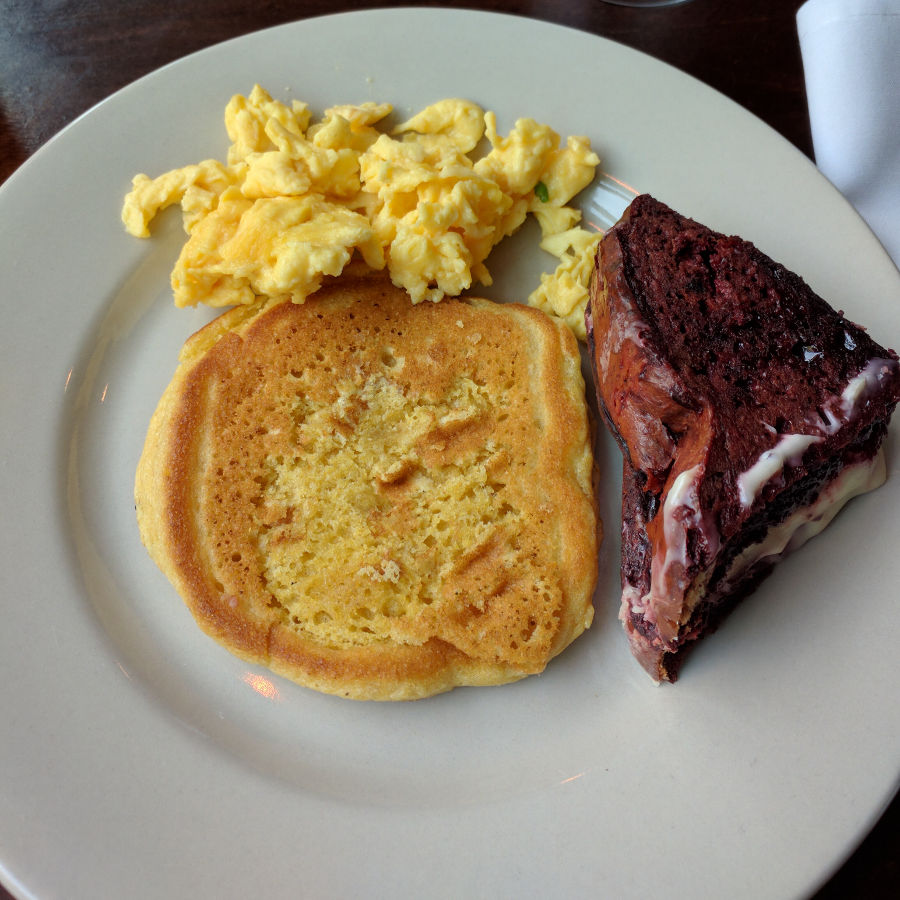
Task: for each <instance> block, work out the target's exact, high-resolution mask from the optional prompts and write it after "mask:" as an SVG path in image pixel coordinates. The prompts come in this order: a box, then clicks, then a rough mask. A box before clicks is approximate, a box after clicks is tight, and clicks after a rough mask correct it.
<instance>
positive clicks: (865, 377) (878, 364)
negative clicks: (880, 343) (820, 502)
mask: <svg viewBox="0 0 900 900" xmlns="http://www.w3.org/2000/svg"><path fill="white" fill-rule="evenodd" d="M896 367H897V363H896V362H895V361H894V360H892V359H877V358H876V359H870V360H869V361H868V362H867V363H866V365H865V366H863V368H862V369H861V370H860V371H859V373H858V374H857V375H854V377H853V378H851V379H850V381H848V382H847V385H846V387H845V388H844V390H843V391H842V393H841V395H840V397H837V396H835V397H833V398H832V399H831V400H829V401H828V402H827V403H826V404H825V405H824V406H823V407H822V410H821V415H816V417H815V419H814V420H807V421H806V425H807V426H808V427H809V428H811V429H815V430H817V431H819V432H821V433H824V434H825V435H832V434H835V433H836V432H837V431H839V430H840V428H841V426H842V425H843V424H844V423H845V422H848V421H849V420H850V419H852V418H853V416H854V415H855V414H856V412H857V409H858V407H859V405H860V404H861V403H862V402H864V401H865V399H866V397H867V396H869V394H871V393H872V392H873V391H875V390H877V388H878V385H879V382H880V381H881V379H882V378H884V377H885V376H886V375H888V374H889V373H890V372H891V370H892V369H894V368H896ZM823 416H824V421H823V420H822V417H823ZM765 427H766V428H767V429H768V430H770V431H771V430H772V427H771V426H770V425H766V426H765ZM824 439H825V438H824V437H822V435H821V434H819V435H813V434H785V435H782V437H781V439H780V440H779V441H778V443H777V444H776V445H775V446H774V447H772V449H771V450H766V451H765V453H763V454H762V455H761V456H760V457H759V459H758V460H757V461H756V462H755V463H754V464H753V465H752V466H751V467H750V468H749V469H748V470H747V471H746V472H742V473H741V474H740V475H739V476H738V491H739V493H740V500H741V505H742V506H743V507H744V508H745V509H746V508H748V507H750V506H752V505H753V503H754V501H755V500H756V498H757V497H758V496H759V492H760V491H761V490H762V488H763V486H764V485H766V484H767V483H768V482H769V481H770V480H771V479H772V478H775V476H776V475H780V474H781V472H782V470H783V469H784V467H785V466H786V465H790V466H796V465H799V464H800V461H801V460H802V458H803V454H804V453H805V452H806V451H807V449H808V448H809V447H810V445H812V444H815V443H818V442H819V441H822V440H824Z"/></svg>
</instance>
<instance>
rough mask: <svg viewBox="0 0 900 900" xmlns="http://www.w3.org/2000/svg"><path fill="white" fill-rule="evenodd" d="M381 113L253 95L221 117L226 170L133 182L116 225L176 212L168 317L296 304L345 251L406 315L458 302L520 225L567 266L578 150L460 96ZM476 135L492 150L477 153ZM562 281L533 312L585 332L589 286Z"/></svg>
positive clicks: (209, 168)
mask: <svg viewBox="0 0 900 900" xmlns="http://www.w3.org/2000/svg"><path fill="white" fill-rule="evenodd" d="M391 112H392V107H391V106H390V104H387V103H381V104H376V103H361V104H359V105H356V106H353V105H344V106H334V107H332V108H330V109H327V110H326V111H325V114H324V116H323V118H322V119H321V120H320V121H317V122H313V121H312V115H311V112H310V110H309V107H308V106H307V104H305V103H301V102H299V101H294V102H293V104H292V105H291V106H288V105H286V104H284V103H281V102H280V101H278V100H274V99H273V98H272V97H271V96H270V95H269V94H268V93H267V92H266V91H265V90H263V89H262V88H261V87H259V86H258V85H257V86H255V87H254V88H253V90H252V92H251V93H250V95H249V96H248V97H243V96H240V95H236V96H234V97H232V98H231V100H230V101H229V103H228V105H227V107H226V109H225V126H226V130H227V132H228V136H229V138H230V140H231V146H230V147H229V149H228V153H227V157H226V160H225V162H220V161H218V160H214V159H208V160H204V161H202V162H199V163H196V164H193V165H188V166H185V167H183V168H179V169H174V170H172V171H170V172H167V173H165V174H162V175H159V176H157V177H156V178H152V179H151V178H149V177H148V176H146V175H143V174H141V175H137V176H135V178H134V180H133V184H132V190H131V191H130V192H129V194H128V195H127V197H126V198H125V202H124V205H123V209H122V219H123V222H124V223H125V227H126V229H127V230H128V231H129V232H130V233H131V234H133V235H136V236H142V237H146V236H147V235H149V229H148V225H149V223H150V221H151V220H152V219H153V218H154V216H155V215H156V214H157V213H158V212H159V211H160V210H161V209H163V208H165V207H167V206H169V205H172V204H174V203H180V204H181V206H182V209H183V215H184V227H185V230H186V232H187V234H188V239H187V241H186V243H185V244H184V247H183V249H182V251H181V254H180V256H179V258H178V261H177V263H176V265H175V268H174V270H173V272H172V287H173V291H174V296H175V303H176V305H177V306H192V305H195V304H197V303H205V304H208V305H210V306H215V307H221V306H233V305H243V304H252V303H255V302H256V300H257V298H258V297H278V298H281V297H284V298H290V299H291V300H293V301H294V302H296V303H302V302H303V301H304V300H305V299H306V297H307V296H309V295H310V294H311V293H313V292H314V291H315V290H316V289H317V288H318V287H319V285H320V284H321V283H322V279H323V278H324V277H326V276H335V275H338V274H339V273H340V272H341V271H342V270H343V268H344V267H345V266H346V265H347V264H348V262H349V261H350V260H351V258H352V257H353V256H354V254H358V255H359V256H360V257H361V258H362V259H363V260H365V262H366V263H367V264H368V265H369V266H370V267H371V268H373V269H382V268H385V267H386V268H387V271H388V272H389V273H390V276H391V279H392V280H393V282H394V284H396V285H398V286H400V287H403V288H404V289H405V290H406V291H407V292H408V293H409V295H410V297H411V298H412V300H413V301H414V302H420V301H422V300H426V299H427V300H433V301H437V300H440V299H442V298H443V297H444V296H457V295H459V294H460V293H461V292H463V291H465V290H467V289H468V288H469V287H471V285H472V283H473V281H478V282H480V283H481V284H484V285H489V284H490V283H491V276H490V273H489V271H488V269H487V266H486V264H485V261H486V259H487V257H488V254H489V253H490V251H491V249H492V248H493V247H494V246H495V245H496V244H497V243H498V242H499V241H500V240H502V239H503V238H504V237H506V236H507V235H510V234H512V233H513V232H514V231H516V230H517V229H518V228H519V227H520V226H521V225H522V223H523V222H524V221H525V219H526V216H527V215H528V214H529V213H532V214H533V215H534V216H535V218H536V219H537V220H538V222H539V223H540V227H541V231H542V234H543V235H544V238H545V242H544V244H543V246H547V247H548V249H549V248H553V247H555V248H557V255H558V256H560V257H561V258H563V257H565V258H563V260H562V263H561V265H562V266H564V267H565V266H568V269H569V270H571V269H572V265H571V263H572V261H571V258H570V257H571V256H572V251H571V249H570V247H572V246H573V245H574V246H581V247H582V249H583V245H584V243H585V240H586V237H587V236H589V234H588V232H586V231H584V230H583V229H580V228H578V227H577V223H578V221H579V219H580V212H579V211H578V210H577V209H575V208H573V207H569V206H567V205H566V204H568V202H569V201H570V200H571V199H572V197H573V196H574V195H575V194H577V193H578V192H579V191H581V190H582V189H583V188H584V187H586V186H587V185H588V184H589V183H590V182H591V181H592V179H593V178H594V172H595V169H596V167H597V165H598V164H599V158H598V157H597V155H596V154H595V153H594V152H593V151H592V150H591V147H590V143H589V141H588V140H587V138H584V137H569V138H568V139H567V140H566V142H565V143H564V144H561V142H560V137H559V135H558V134H557V133H556V132H554V131H553V130H552V129H551V128H550V127H549V126H547V125H542V124H540V123H538V122H536V121H534V120H533V119H528V118H521V119H519V120H517V121H516V123H515V125H514V127H513V128H512V130H511V131H510V132H509V134H507V135H506V136H503V135H501V134H499V133H498V131H497V123H496V117H495V115H494V114H493V113H492V112H484V111H483V110H482V109H481V108H480V107H478V106H477V105H476V104H474V103H472V102H470V101H467V100H461V99H447V100H441V101H439V102H437V103H434V104H432V105H430V106H428V107H426V108H425V109H423V110H421V111H420V112H419V113H417V114H416V115H414V116H412V117H411V118H409V119H408V120H406V121H405V122H402V123H400V124H399V125H397V126H396V127H393V128H392V129H390V131H389V132H385V131H382V130H380V128H381V126H383V125H384V122H385V120H386V119H387V117H388V116H389V115H390V113H391ZM483 138H486V139H487V144H488V145H489V149H488V150H487V152H484V153H481V154H480V155H479V153H478V152H476V151H478V150H480V149H481V146H482V144H483V143H484V141H483ZM563 234H567V235H568V237H563V238H560V237H559V235H563ZM554 236H556V239H555V241H551V242H550V244H546V239H548V238H551V237H554ZM558 280H559V281H560V284H561V290H560V291H558V292H557V291H554V285H555V284H556V281H553V280H550V281H548V282H547V283H546V284H545V285H544V286H543V288H542V290H541V293H540V296H539V298H536V302H538V303H539V304H540V305H541V306H543V308H545V309H546V310H547V311H550V312H554V313H556V314H560V315H562V316H563V317H568V318H569V319H571V321H572V323H573V324H574V325H575V328H576V332H577V333H580V332H583V306H584V303H586V298H587V290H586V283H587V281H586V277H585V278H584V279H583V283H582V285H581V293H580V294H577V292H576V291H574V290H573V284H574V282H573V280H572V275H571V271H567V273H566V274H564V273H563V272H560V275H559V279H558ZM576 294H577V296H576ZM578 302H580V303H581V309H580V310H578V311H574V308H573V304H575V303H578ZM582 336H583V333H582Z"/></svg>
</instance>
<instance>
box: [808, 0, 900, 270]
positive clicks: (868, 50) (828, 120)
mask: <svg viewBox="0 0 900 900" xmlns="http://www.w3.org/2000/svg"><path fill="white" fill-rule="evenodd" d="M797 31H798V34H799V37H800V51H801V54H802V56H803V70H804V75H805V78H806V95H807V100H808V102H809V119H810V125H811V128H812V139H813V148H814V150H815V155H816V165H817V166H818V167H819V169H820V171H821V172H822V173H823V174H824V175H825V176H826V177H827V178H828V179H829V180H830V181H831V182H832V184H834V185H835V187H837V188H838V190H840V191H841V193H843V195H844V196H845V197H846V198H847V199H848V200H849V201H850V202H851V203H852V204H853V205H854V206H855V207H856V209H857V211H858V212H859V213H860V215H861V216H862V217H863V218H864V219H865V220H866V221H867V222H868V224H869V227H870V228H871V229H872V230H873V231H874V232H875V234H876V235H878V237H879V239H880V240H881V243H882V244H883V245H884V247H885V248H886V249H887V251H888V253H890V255H891V257H892V258H893V260H894V262H895V263H896V264H897V266H900V0H807V2H806V3H804V4H803V6H801V7H800V9H799V10H798V12H797Z"/></svg>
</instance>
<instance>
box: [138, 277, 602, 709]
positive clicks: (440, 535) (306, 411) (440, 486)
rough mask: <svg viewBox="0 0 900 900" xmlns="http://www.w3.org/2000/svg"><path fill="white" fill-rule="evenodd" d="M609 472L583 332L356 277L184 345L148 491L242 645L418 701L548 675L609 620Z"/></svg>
mask: <svg viewBox="0 0 900 900" xmlns="http://www.w3.org/2000/svg"><path fill="white" fill-rule="evenodd" d="M591 476H592V457H591V447H590V441H589V433H588V423H587V412H586V407H585V402H584V384H583V381H582V376H581V369H580V357H579V353H578V348H577V345H576V342H575V340H574V338H573V337H572V334H571V333H570V332H569V330H568V329H567V328H566V327H565V326H564V325H562V324H560V323H558V322H556V321H554V320H551V319H550V318H549V317H547V316H546V315H544V314H543V313H541V312H538V311H537V310H534V309H530V308H527V307H524V306H519V305H514V304H497V303H492V302H490V301H487V300H451V299H445V300H443V301H442V302H440V303H422V304H419V305H412V304H411V303H410V301H409V297H408V295H407V294H406V293H405V292H404V291H402V290H399V289H397V288H395V287H394V286H393V285H391V283H390V282H389V281H388V280H386V279H383V278H381V277H380V276H374V275H371V274H368V273H366V274H363V275H360V274H356V273H351V274H345V275H344V276H342V277H341V278H340V279H335V280H333V281H332V282H330V283H328V284H327V285H326V286H325V287H323V288H322V289H321V290H320V291H319V292H318V293H317V294H316V295H314V296H313V297H312V298H310V299H309V300H308V301H307V302H306V303H305V304H303V305H298V304H294V303H290V302H281V303H269V304H267V305H263V306H261V307H258V308H255V309H246V308H241V309H236V310H232V311H230V312H227V313H225V314H224V315H223V316H220V317H219V318H218V319H216V320H215V321H214V322H212V323H210V324H209V325H208V326H207V327H206V328H204V329H202V330H201V331H199V332H198V333H197V334H195V335H194V336H193V337H192V338H190V339H189V340H188V342H187V343H186V344H185V347H184V350H183V351H182V357H181V363H180V365H179V367H178V369H177V371H176V373H175V376H174V378H173V380H172V382H171V384H170V385H169V387H168V388H167V389H166V391H165V394H164V395H163V397H162V399H161V401H160V404H159V407H158V408H157V410H156V412H155V414H154V416H153V419H152V421H151V424H150V429H149V433H148V436H147V441H146V444H145V447H144V452H143V455H142V457H141V461H140V464H139V466H138V471H137V478H136V486H135V496H136V501H137V512H138V523H139V525H140V530H141V536H142V538H143V541H144V543H145V545H146V546H147V549H148V550H149V552H150V555H151V556H152V557H153V559H154V560H155V561H156V562H157V564H158V565H159V566H160V568H161V569H162V570H163V572H165V574H166V575H167V576H168V577H169V579H170V580H171V581H172V583H173V584H174V585H175V587H176V588H177V590H178V591H179V593H180V594H181V596H182V597H183V598H184V600H185V602H186V604H187V606H188V607H189V608H190V610H191V612H192V613H193V615H194V617H195V618H196V620H197V622H198V623H199V625H200V626H201V628H203V630H204V631H206V632H207V633H208V634H210V635H211V636H212V637H213V638H215V639H216V640H217V641H219V642H220V643H221V644H222V645H224V646H225V647H227V648H228V649H229V650H230V651H232V652H233V653H235V654H236V655H237V656H239V657H241V658H243V659H246V660H248V661H251V662H253V663H258V664H261V665H264V666H267V667H269V668H270V669H272V670H273V671H274V672H277V673H278V674H280V675H283V676H285V677H287V678H289V679H292V680H293V681H296V682H298V683H300V684H303V685H306V686H308V687H311V688H314V689H316V690H320V691H325V692H328V693H334V694H339V695H341V696H345V697H351V698H355V699H373V700H405V699H415V698H419V697H425V696H428V695H430V694H435V693H438V692H441V691H447V690H450V689H451V688H453V687H456V686H459V685H489V684H501V683H504V682H509V681H514V680H516V679H519V678H522V677H524V676H526V675H530V674H534V673H537V672H541V671H542V670H543V669H544V668H545V666H546V664H547V662H548V661H549V660H550V659H551V658H552V657H554V656H555V655H556V654H558V653H560V652H561V651H562V650H563V649H564V648H565V647H566V646H568V645H569V644H570V643H571V642H572V641H573V640H574V639H575V638H576V637H577V636H578V635H579V634H581V633H582V631H583V630H584V629H585V628H587V627H588V626H589V625H590V622H591V618H592V615H593V610H592V606H591V597H592V594H593V590H594V585H595V582H596V577H597V545H598V541H599V531H600V528H599V523H598V522H597V518H596V513H595V506H594V500H593V491H592V477H591Z"/></svg>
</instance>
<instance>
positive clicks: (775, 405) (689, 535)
mask: <svg viewBox="0 0 900 900" xmlns="http://www.w3.org/2000/svg"><path fill="white" fill-rule="evenodd" d="M898 299H900V298H898ZM586 318H587V330H588V344H589V347H590V350H591V356H592V364H593V369H594V380H595V384H596V387H597V394H598V399H599V402H600V407H601V409H602V411H603V413H604V416H605V418H606V420H607V423H608V425H609V426H610V428H611V430H612V432H613V434H614V435H615V437H616V439H617V441H618V443H619V445H620V447H621V449H622V452H623V455H624V472H623V496H622V606H621V612H620V618H621V619H622V621H623V623H624V626H625V630H626V632H627V634H628V637H629V640H630V642H631V647H632V650H633V652H634V654H635V656H636V657H637V658H638V659H639V660H640V662H641V663H642V664H643V666H644V667H645V668H646V669H647V671H648V672H649V673H650V675H651V676H652V677H653V678H654V679H656V680H666V681H674V680H675V678H676V677H677V673H678V667H679V665H680V662H681V660H682V658H683V655H684V652H685V650H686V649H687V648H689V647H690V646H691V645H692V644H693V643H694V642H695V641H696V640H697V639H698V638H699V637H701V636H702V635H703V634H705V633H706V632H708V631H710V630H712V629H713V628H715V626H716V625H717V624H718V622H719V621H720V620H721V618H722V617H723V616H724V615H725V613H726V612H727V611H728V610H729V609H730V608H731V607H732V606H733V604H734V603H735V601H736V600H737V599H739V597H741V596H743V595H745V594H746V593H747V592H748V591H749V590H751V589H752V588H753V586H755V584H757V583H758V581H759V580H760V578H761V577H763V576H764V575H765V574H766V573H767V572H768V571H769V570H770V569H771V567H772V565H773V564H774V563H775V562H777V561H778V560H779V559H781V558H782V557H783V556H784V554H785V553H787V552H789V551H790V550H793V549H796V548H797V547H798V546H800V545H801V544H803V543H804V542H805V541H806V540H807V539H808V538H809V537H811V536H813V535H814V534H816V533H818V532H819V531H821V530H822V529H823V528H824V527H825V525H827V524H828V522H829V521H830V520H831V518H832V517H833V515H834V514H835V513H836V512H837V511H838V510H839V509H840V508H841V506H843V504H844V503H845V502H846V501H847V500H848V499H850V498H851V497H853V496H855V495H857V494H860V493H863V492H864V491H867V490H871V489H872V488H874V487H877V486H878V485H879V484H881V483H882V482H883V481H884V478H885V467H884V457H883V453H882V451H881V443H882V440H883V438H884V435H885V432H886V430H887V425H888V421H889V419H890V416H891V414H892V412H893V410H894V407H895V405H896V404H897V401H898V400H900V364H898V358H897V354H896V353H894V351H892V350H887V349H885V348H884V347H881V346H879V345H878V344H876V343H875V342H874V341H873V340H872V339H871V338H870V337H869V336H868V335H867V334H866V332H865V331H864V330H863V329H862V328H861V327H859V326H858V325H855V324H853V323H852V322H849V321H847V320H846V319H845V318H844V317H843V315H842V314H841V313H838V312H836V311H835V310H834V309H832V308H831V306H829V305H828V304H827V303H826V302H825V301H824V300H823V299H822V298H821V297H819V296H817V295H816V294H815V293H814V292H813V291H812V290H811V289H810V287H809V286H808V285H807V284H806V283H805V282H804V281H803V280H802V279H801V278H800V277H799V276H797V275H795V274H793V273H792V272H790V271H788V270H787V269H785V268H784V266H781V265H779V264H778V263H776V262H774V261H773V260H771V259H770V258H769V257H767V256H766V255H765V254H763V253H762V252H760V251H759V250H758V249H757V248H756V247H754V246H753V244H751V243H748V242H747V241H744V240H742V239H740V238H738V237H728V236H726V235H723V234H718V233H716V232H714V231H712V230H710V229H709V228H706V227H705V226H703V225H700V224H698V223H697V222H694V221H692V220H690V219H687V218H685V217H684V216H681V215H679V214H678V213H676V212H674V211H673V210H671V209H670V208H669V207H667V206H666V205H665V204H663V203H660V202H659V201H657V200H655V199H653V198H652V197H649V196H647V195H643V196H640V197H637V198H636V199H635V200H634V201H633V203H632V204H631V205H630V207H629V208H628V209H627V210H626V212H625V214H624V216H623V217H622V219H621V220H620V221H619V223H618V224H617V225H616V226H615V227H613V228H612V229H610V231H609V232H608V233H607V234H606V235H605V237H604V238H603V240H602V242H601V244H600V247H599V249H598V252H597V260H596V264H595V269H594V274H593V279H592V283H591V297H590V303H589V305H588V310H587V316H586Z"/></svg>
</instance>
